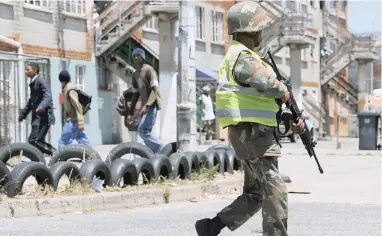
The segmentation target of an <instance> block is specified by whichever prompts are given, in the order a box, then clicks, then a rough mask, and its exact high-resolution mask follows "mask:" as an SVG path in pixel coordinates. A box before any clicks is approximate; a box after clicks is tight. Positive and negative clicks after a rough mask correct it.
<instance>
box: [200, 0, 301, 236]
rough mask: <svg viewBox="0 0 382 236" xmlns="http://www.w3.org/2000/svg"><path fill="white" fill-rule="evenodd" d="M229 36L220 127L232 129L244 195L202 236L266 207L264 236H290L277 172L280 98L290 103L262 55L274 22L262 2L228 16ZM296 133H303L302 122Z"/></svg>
mask: <svg viewBox="0 0 382 236" xmlns="http://www.w3.org/2000/svg"><path fill="white" fill-rule="evenodd" d="M227 18H228V34H230V35H232V36H233V40H232V42H231V45H230V47H229V49H228V52H227V54H226V56H225V58H224V61H223V62H222V64H221V66H220V69H219V86H218V90H217V92H216V115H217V118H218V122H219V123H220V124H221V125H222V126H223V127H224V128H226V127H228V131H229V140H230V142H231V144H232V146H233V148H234V149H235V152H236V156H237V158H239V159H240V160H241V162H242V165H243V168H244V173H245V177H244V188H243V194H242V195H240V196H239V197H238V198H237V199H236V200H234V201H233V202H232V203H231V204H230V205H229V206H227V207H225V208H224V209H223V210H221V211H220V212H219V213H218V214H217V215H216V216H215V217H214V218H212V219H209V218H206V219H201V220H198V221H197V222H196V224H195V228H196V231H197V232H198V235H199V236H215V235H218V234H219V233H220V231H221V230H222V229H224V228H225V227H227V228H229V229H230V230H231V231H233V230H236V229H237V228H238V227H240V226H241V225H242V224H244V223H245V222H246V221H247V220H248V219H250V218H251V217H252V216H253V215H254V214H255V213H257V212H258V211H259V210H260V209H261V208H262V217H263V235H264V236H266V235H267V236H274V235H280V236H286V235H288V234H287V219H288V199H287V189H286V185H285V183H284V182H283V180H282V178H281V176H280V174H279V171H278V169H277V157H279V156H280V155H281V152H280V147H279V145H278V142H277V140H276V136H275V129H276V127H277V120H276V113H277V111H278V110H279V107H278V104H277V102H276V99H280V100H281V101H282V102H283V103H289V102H290V95H289V92H288V91H287V88H286V86H285V85H284V84H282V83H281V82H279V81H278V80H277V79H276V75H275V73H274V71H273V70H272V69H271V67H270V66H269V65H268V64H266V63H265V62H263V61H262V60H261V58H260V57H259V55H258V53H257V50H258V49H259V48H260V46H261V31H262V30H264V28H266V27H267V26H268V24H269V23H270V21H271V18H270V16H268V15H267V13H266V12H265V11H264V9H262V7H261V6H260V4H259V3H257V2H252V1H243V2H239V3H237V4H235V5H234V6H232V7H231V8H230V9H229V11H228V15H227ZM293 130H294V131H295V132H296V133H301V132H303V130H304V123H303V121H302V120H300V121H299V122H298V123H297V124H296V125H293Z"/></svg>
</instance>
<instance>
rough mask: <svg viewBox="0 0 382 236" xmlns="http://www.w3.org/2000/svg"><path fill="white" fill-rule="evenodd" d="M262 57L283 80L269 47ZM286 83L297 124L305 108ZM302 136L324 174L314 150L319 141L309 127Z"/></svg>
mask: <svg viewBox="0 0 382 236" xmlns="http://www.w3.org/2000/svg"><path fill="white" fill-rule="evenodd" d="M267 55H268V56H269V59H270V60H271V62H268V61H266V60H265V57H266V56H267ZM262 59H263V60H264V61H266V62H267V63H268V64H269V65H271V66H272V68H273V70H274V71H275V73H276V75H277V79H278V80H279V81H283V80H282V78H281V75H280V72H279V70H278V69H277V66H276V63H275V62H274V60H273V57H272V54H271V52H270V51H269V49H267V50H266V51H265V55H264V56H263V57H262ZM285 85H286V86H287V88H288V91H289V95H290V100H289V102H287V103H286V105H287V107H288V108H289V109H290V111H291V113H292V119H293V121H294V123H296V124H297V122H298V121H299V120H300V119H303V118H302V115H301V114H302V112H303V110H301V111H300V109H299V108H298V106H297V102H296V100H295V99H294V96H293V93H292V91H291V89H290V86H289V85H288V84H286V83H285ZM303 120H304V119H303ZM304 125H305V127H307V125H306V123H305V120H304ZM300 138H301V141H302V143H303V144H304V146H305V149H306V150H307V151H308V154H309V156H310V157H312V156H313V157H314V159H315V161H316V164H317V166H318V170H319V171H320V173H321V174H323V173H324V171H323V169H322V167H321V165H320V162H319V161H318V158H317V156H316V153H315V151H314V147H315V146H316V144H317V142H316V141H315V140H314V139H313V138H312V137H310V133H309V130H308V129H305V131H304V132H303V133H302V134H300Z"/></svg>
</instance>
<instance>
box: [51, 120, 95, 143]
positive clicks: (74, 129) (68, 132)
mask: <svg viewBox="0 0 382 236" xmlns="http://www.w3.org/2000/svg"><path fill="white" fill-rule="evenodd" d="M74 140H77V142H78V143H79V144H83V145H86V146H88V147H90V148H91V147H92V145H91V144H90V142H89V139H88V137H87V136H86V134H85V133H84V132H78V121H76V120H72V121H66V122H65V124H64V127H63V128H62V134H61V137H60V140H59V141H58V150H61V149H62V148H63V146H66V145H70V144H72V143H73V141H74Z"/></svg>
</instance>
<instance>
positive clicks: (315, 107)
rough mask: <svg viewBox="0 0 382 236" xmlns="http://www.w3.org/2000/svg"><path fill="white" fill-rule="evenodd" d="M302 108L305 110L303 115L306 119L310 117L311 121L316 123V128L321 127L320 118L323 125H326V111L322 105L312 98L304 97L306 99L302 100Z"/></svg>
mask: <svg viewBox="0 0 382 236" xmlns="http://www.w3.org/2000/svg"><path fill="white" fill-rule="evenodd" d="M302 106H303V107H302V109H303V110H304V112H303V115H304V116H305V117H309V118H310V119H311V120H313V121H314V124H315V128H318V127H319V124H320V118H321V122H322V124H324V123H325V115H326V111H325V110H324V109H323V108H321V104H320V103H319V102H317V101H315V100H314V99H312V98H311V97H310V96H304V99H303V100H302ZM317 111H321V112H317ZM320 115H321V117H320Z"/></svg>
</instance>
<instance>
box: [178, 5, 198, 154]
mask: <svg viewBox="0 0 382 236" xmlns="http://www.w3.org/2000/svg"><path fill="white" fill-rule="evenodd" d="M178 17H179V36H178V44H179V45H178V78H177V88H178V90H177V147H178V149H179V150H180V151H182V152H187V151H195V145H196V91H195V86H196V84H195V83H196V78H195V29H194V25H195V7H194V5H193V2H192V1H179V15H178Z"/></svg>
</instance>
